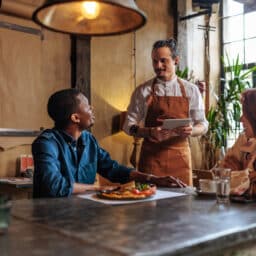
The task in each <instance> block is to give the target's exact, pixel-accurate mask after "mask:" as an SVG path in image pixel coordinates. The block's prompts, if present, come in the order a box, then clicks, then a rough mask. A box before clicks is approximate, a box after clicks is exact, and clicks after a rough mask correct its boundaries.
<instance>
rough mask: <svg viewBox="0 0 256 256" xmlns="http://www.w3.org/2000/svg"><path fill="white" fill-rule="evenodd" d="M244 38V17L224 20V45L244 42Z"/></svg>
mask: <svg viewBox="0 0 256 256" xmlns="http://www.w3.org/2000/svg"><path fill="white" fill-rule="evenodd" d="M243 36H244V34H243V15H239V16H235V17H230V18H226V19H224V20H223V40H224V43H227V42H232V41H238V40H242V39H243Z"/></svg>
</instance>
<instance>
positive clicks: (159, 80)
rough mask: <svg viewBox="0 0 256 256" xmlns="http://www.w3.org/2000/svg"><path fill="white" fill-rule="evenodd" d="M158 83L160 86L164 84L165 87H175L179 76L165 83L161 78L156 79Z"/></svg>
mask: <svg viewBox="0 0 256 256" xmlns="http://www.w3.org/2000/svg"><path fill="white" fill-rule="evenodd" d="M156 82H157V83H159V84H162V85H164V86H168V87H170V86H173V85H174V84H175V83H176V82H177V76H175V77H174V78H173V79H171V80H169V81H163V80H161V79H160V78H156Z"/></svg>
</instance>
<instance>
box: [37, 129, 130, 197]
mask: <svg viewBox="0 0 256 256" xmlns="http://www.w3.org/2000/svg"><path fill="white" fill-rule="evenodd" d="M79 140H81V144H82V145H83V146H84V148H83V151H82V153H81V157H80V161H78V158H77V154H76V150H75V147H76V142H75V141H73V139H72V137H71V136H68V135H67V134H65V133H64V132H63V131H60V130H57V129H56V128H53V129H48V130H45V131H44V132H42V133H41V134H40V135H39V136H38V137H37V138H36V139H35V141H34V142H33V144H32V153H33V158H34V165H35V172H34V188H33V195H34V197H65V196H70V195H71V194H72V191H73V184H74V183H75V182H78V183H86V184H93V183H94V181H95V176H96V173H99V174H100V175H102V176H103V177H105V178H107V179H109V180H110V181H112V182H120V183H125V182H128V180H129V175H130V172H131V170H132V169H133V168H128V167H125V166H123V165H120V164H118V163H117V162H116V161H114V160H112V159H111V158H110V155H109V153H108V152H106V151H105V150H104V149H102V148H101V147H100V146H99V144H98V143H97V141H96V139H95V138H94V137H93V136H92V134H91V133H90V132H87V131H83V132H82V134H81V136H80V138H79Z"/></svg>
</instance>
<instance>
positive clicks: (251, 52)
mask: <svg viewBox="0 0 256 256" xmlns="http://www.w3.org/2000/svg"><path fill="white" fill-rule="evenodd" d="M245 63H256V38H254V39H249V40H246V41H245Z"/></svg>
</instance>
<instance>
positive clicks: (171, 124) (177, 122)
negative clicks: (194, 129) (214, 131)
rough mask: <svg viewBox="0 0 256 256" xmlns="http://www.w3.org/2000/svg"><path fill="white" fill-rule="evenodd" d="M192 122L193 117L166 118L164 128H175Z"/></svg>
mask: <svg viewBox="0 0 256 256" xmlns="http://www.w3.org/2000/svg"><path fill="white" fill-rule="evenodd" d="M191 122H192V120H191V118H184V119H165V120H164V121H163V126H162V128H163V129H169V130H171V129H174V128H177V127H180V126H186V125H189V124H190V123H191Z"/></svg>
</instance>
